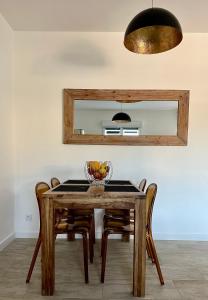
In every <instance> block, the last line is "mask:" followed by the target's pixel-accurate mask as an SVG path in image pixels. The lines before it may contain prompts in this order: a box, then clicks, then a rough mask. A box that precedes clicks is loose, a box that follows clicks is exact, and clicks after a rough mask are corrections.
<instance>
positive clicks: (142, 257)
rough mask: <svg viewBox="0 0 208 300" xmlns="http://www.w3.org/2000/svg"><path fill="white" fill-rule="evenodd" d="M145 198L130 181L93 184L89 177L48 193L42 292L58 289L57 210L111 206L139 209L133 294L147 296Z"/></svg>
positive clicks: (44, 202)
mask: <svg viewBox="0 0 208 300" xmlns="http://www.w3.org/2000/svg"><path fill="white" fill-rule="evenodd" d="M125 182H126V184H125ZM118 183H119V184H118ZM145 199H146V196H145V194H144V193H143V192H140V191H139V190H138V189H137V188H136V187H135V186H134V185H133V184H132V183H131V182H130V181H128V180H127V181H116V180H114V181H111V183H108V184H106V185H90V184H89V183H88V182H87V181H86V182H85V180H68V181H66V182H65V183H63V184H60V185H59V186H57V187H55V188H53V189H50V190H49V191H47V192H45V193H44V194H43V197H42V204H41V218H42V227H41V239H42V251H41V265H42V269H41V275H42V295H44V296H50V295H53V294H54V290H55V249H54V247H55V239H54V221H55V220H54V215H55V213H54V212H55V209H57V208H80V209H85V208H103V209H105V208H109V209H134V210H135V234H134V251H133V296H136V297H144V296H145V269H146V239H145V234H146V228H145V219H146V202H145ZM69 259H70V258H69Z"/></svg>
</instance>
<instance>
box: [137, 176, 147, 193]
mask: <svg viewBox="0 0 208 300" xmlns="http://www.w3.org/2000/svg"><path fill="white" fill-rule="evenodd" d="M146 183H147V179H146V178H143V179H142V180H141V181H140V183H139V186H138V189H139V190H140V191H142V192H144V189H145V186H146Z"/></svg>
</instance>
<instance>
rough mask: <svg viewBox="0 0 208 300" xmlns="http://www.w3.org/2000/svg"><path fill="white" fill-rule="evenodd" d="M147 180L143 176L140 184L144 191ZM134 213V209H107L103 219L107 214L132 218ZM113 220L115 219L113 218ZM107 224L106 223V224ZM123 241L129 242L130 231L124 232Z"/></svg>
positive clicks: (141, 189) (140, 188)
mask: <svg viewBox="0 0 208 300" xmlns="http://www.w3.org/2000/svg"><path fill="white" fill-rule="evenodd" d="M146 183H147V180H146V179H145V178H143V179H142V180H141V181H140V183H139V185H138V189H139V190H140V191H142V192H144V189H145V186H146ZM132 215H134V212H133V210H129V209H105V214H104V218H103V221H104V222H105V219H106V218H105V216H112V217H121V218H122V217H124V218H125V219H127V220H128V219H130V217H131V216H132ZM112 222H113V220H112ZM104 226H105V225H104ZM122 241H125V242H128V241H129V233H123V234H122Z"/></svg>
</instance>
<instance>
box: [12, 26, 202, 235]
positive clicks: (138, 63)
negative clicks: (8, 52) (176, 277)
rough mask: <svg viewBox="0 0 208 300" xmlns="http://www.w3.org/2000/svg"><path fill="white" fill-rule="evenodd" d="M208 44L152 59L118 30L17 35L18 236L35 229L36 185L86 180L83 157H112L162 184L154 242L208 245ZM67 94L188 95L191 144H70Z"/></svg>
mask: <svg viewBox="0 0 208 300" xmlns="http://www.w3.org/2000/svg"><path fill="white" fill-rule="evenodd" d="M207 48H208V34H185V35H184V40H183V42H182V43H181V45H179V46H178V47H177V48H175V49H173V50H171V51H168V52H166V53H161V54H156V55H147V56H145V55H136V54H134V53H131V52H129V51H127V50H126V49H125V48H124V46H123V34H121V33H67V32H62V33H61V32H59V33H58V32H56V33H55V32H45V33H40V32H16V33H15V81H14V82H15V89H14V91H15V113H16V123H15V129H16V132H15V137H16V174H15V176H16V217H15V219H16V232H17V235H18V236H28V235H30V234H31V233H34V232H37V230H38V210H37V205H36V200H35V196H34V186H35V183H36V182H37V181H39V180H46V181H49V179H50V178H51V177H52V176H58V177H60V179H66V178H69V177H73V178H81V177H83V176H84V172H83V167H84V163H85V161H86V160H96V159H98V160H111V161H112V163H113V167H114V177H115V178H128V179H131V180H133V181H135V182H136V181H138V180H140V179H141V178H143V177H146V178H147V179H148V182H149V183H150V182H153V181H154V182H156V183H157V184H158V196H157V199H156V205H155V211H154V220H153V226H154V231H155V236H156V237H157V238H176V239H181V238H182V239H208V218H207V211H208V201H207V199H208V196H207V192H206V191H207V184H208V159H207V148H208V139H207V128H208V117H207V115H208V84H207V82H208V76H207V74H208V54H207ZM64 88H96V89H99V88H114V89H116V88H120V89H187V90H190V91H191V93H190V116H189V141H188V146H187V147H168V146H167V147H160V146H155V147H144V146H143V147H142V146H140V147H139V146H102V145H97V146H96V145H89V146H87V145H63V144H62V122H63V119H62V102H63V101H62V100H63V93H62V91H63V89H64ZM27 214H32V215H33V220H32V222H31V223H30V222H26V221H25V216H26V215H27ZM99 229H100V228H99Z"/></svg>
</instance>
